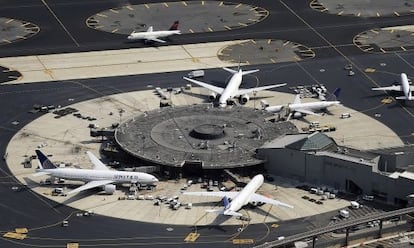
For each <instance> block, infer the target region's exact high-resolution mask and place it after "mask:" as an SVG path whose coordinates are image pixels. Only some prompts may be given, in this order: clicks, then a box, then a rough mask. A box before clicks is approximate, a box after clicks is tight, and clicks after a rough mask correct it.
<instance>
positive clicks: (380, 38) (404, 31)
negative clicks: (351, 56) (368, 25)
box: [353, 25, 414, 53]
mask: <svg viewBox="0 0 414 248" xmlns="http://www.w3.org/2000/svg"><path fill="white" fill-rule="evenodd" d="M413 35H414V26H413V25H409V26H395V27H386V28H376V29H371V30H368V31H364V32H362V33H360V34H358V35H356V36H355V37H354V39H353V42H354V44H355V45H356V46H358V47H359V48H360V49H361V50H362V51H364V52H370V53H393V52H404V51H410V50H414V39H413V38H412V37H413Z"/></svg>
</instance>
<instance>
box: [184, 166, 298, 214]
mask: <svg viewBox="0 0 414 248" xmlns="http://www.w3.org/2000/svg"><path fill="white" fill-rule="evenodd" d="M263 182H264V177H263V175H261V174H259V175H256V176H254V177H253V178H252V180H250V182H249V183H248V184H247V185H246V186H245V187H244V188H243V189H242V190H241V191H240V192H226V191H218V192H182V193H183V194H184V195H195V196H217V197H223V203H224V209H210V210H207V212H210V213H216V214H224V215H228V216H242V214H241V213H239V212H237V211H239V210H240V209H241V208H242V207H243V206H244V205H246V204H248V203H252V202H262V203H268V204H272V205H275V206H282V207H288V208H293V206H291V205H289V204H286V203H283V202H280V201H277V200H274V199H271V198H268V197H266V196H262V195H259V194H256V193H255V192H256V191H257V189H258V188H260V186H262V184H263ZM229 198H230V199H232V201H231V202H229Z"/></svg>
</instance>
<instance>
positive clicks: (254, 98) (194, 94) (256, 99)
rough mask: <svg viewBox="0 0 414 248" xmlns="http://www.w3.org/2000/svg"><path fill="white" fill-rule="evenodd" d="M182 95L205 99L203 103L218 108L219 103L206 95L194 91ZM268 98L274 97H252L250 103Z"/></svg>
mask: <svg viewBox="0 0 414 248" xmlns="http://www.w3.org/2000/svg"><path fill="white" fill-rule="evenodd" d="M182 94H186V95H188V96H192V97H196V98H200V99H203V103H212V104H214V106H218V102H217V101H214V102H211V101H210V100H209V99H208V96H207V95H206V94H202V93H195V92H192V91H183V93H182ZM268 98H272V96H251V98H250V100H249V101H259V100H263V99H268ZM235 101H237V99H235ZM257 105H258V106H257V107H259V105H260V103H257Z"/></svg>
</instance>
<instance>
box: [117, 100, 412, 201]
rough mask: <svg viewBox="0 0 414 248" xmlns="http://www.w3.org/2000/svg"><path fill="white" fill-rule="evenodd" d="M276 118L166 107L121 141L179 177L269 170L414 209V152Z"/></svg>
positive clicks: (133, 124)
mask: <svg viewBox="0 0 414 248" xmlns="http://www.w3.org/2000/svg"><path fill="white" fill-rule="evenodd" d="M271 117H272V115H271V114H269V113H265V112H263V111H255V110H254V109H250V108H244V107H238V108H234V109H232V110H226V109H217V108H213V107H211V105H209V104H205V105H204V104H200V105H192V106H186V107H174V108H163V109H159V110H153V111H149V112H146V113H144V114H143V115H140V116H135V117H133V118H132V119H130V120H127V121H125V122H124V123H123V124H121V125H120V126H119V127H118V128H117V130H116V132H115V140H116V143H117V144H118V145H119V147H120V148H121V149H122V150H123V151H124V152H126V153H127V154H129V155H132V156H133V157H135V158H138V159H139V160H141V161H142V162H144V163H145V164H151V165H155V166H156V167H157V168H158V170H159V171H160V172H161V173H166V172H168V174H169V175H172V176H174V175H175V176H177V175H180V173H183V172H184V173H186V174H189V175H193V174H200V173H206V172H208V171H221V170H223V169H236V170H237V169H242V171H245V172H247V171H256V172H257V171H258V170H259V171H261V170H262V169H263V168H264V169H266V170H267V172H268V173H270V174H273V175H277V176H281V177H286V178H290V179H294V180H297V181H299V182H303V183H307V184H310V185H312V186H314V187H327V188H329V189H335V190H339V191H343V192H349V193H353V194H357V195H360V194H366V195H372V196H374V198H375V200H378V201H382V202H386V203H389V204H395V205H398V206H406V205H408V204H410V203H411V200H410V199H411V195H412V194H413V193H414V192H413V190H412V189H414V171H413V168H414V167H413V168H411V167H410V165H411V164H412V161H414V147H413V146H402V147H393V148H386V149H379V150H369V151H361V150H356V149H353V148H349V147H344V146H339V145H337V144H336V142H335V141H334V140H333V139H332V138H330V137H328V136H327V135H325V134H323V133H319V132H315V133H312V134H308V133H306V134H303V133H299V131H298V129H297V128H296V127H295V126H294V125H293V124H292V123H291V122H289V121H285V122H272V121H269V118H271ZM412 200H413V203H414V194H413V197H412Z"/></svg>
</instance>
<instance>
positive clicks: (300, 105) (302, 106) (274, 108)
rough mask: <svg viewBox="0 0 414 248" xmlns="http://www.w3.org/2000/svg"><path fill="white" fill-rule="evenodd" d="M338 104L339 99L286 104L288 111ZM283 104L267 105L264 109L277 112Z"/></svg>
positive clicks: (315, 108)
mask: <svg viewBox="0 0 414 248" xmlns="http://www.w3.org/2000/svg"><path fill="white" fill-rule="evenodd" d="M338 104H340V102H339V101H321V102H306V103H291V104H288V105H286V106H287V107H288V108H289V109H290V111H293V112H294V111H295V110H297V109H306V110H310V111H318V110H322V109H326V108H328V107H330V106H333V105H338ZM283 106H284V105H275V106H269V107H266V108H265V110H266V111H267V112H271V113H274V112H279V111H280V110H281V109H282V107H283Z"/></svg>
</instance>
